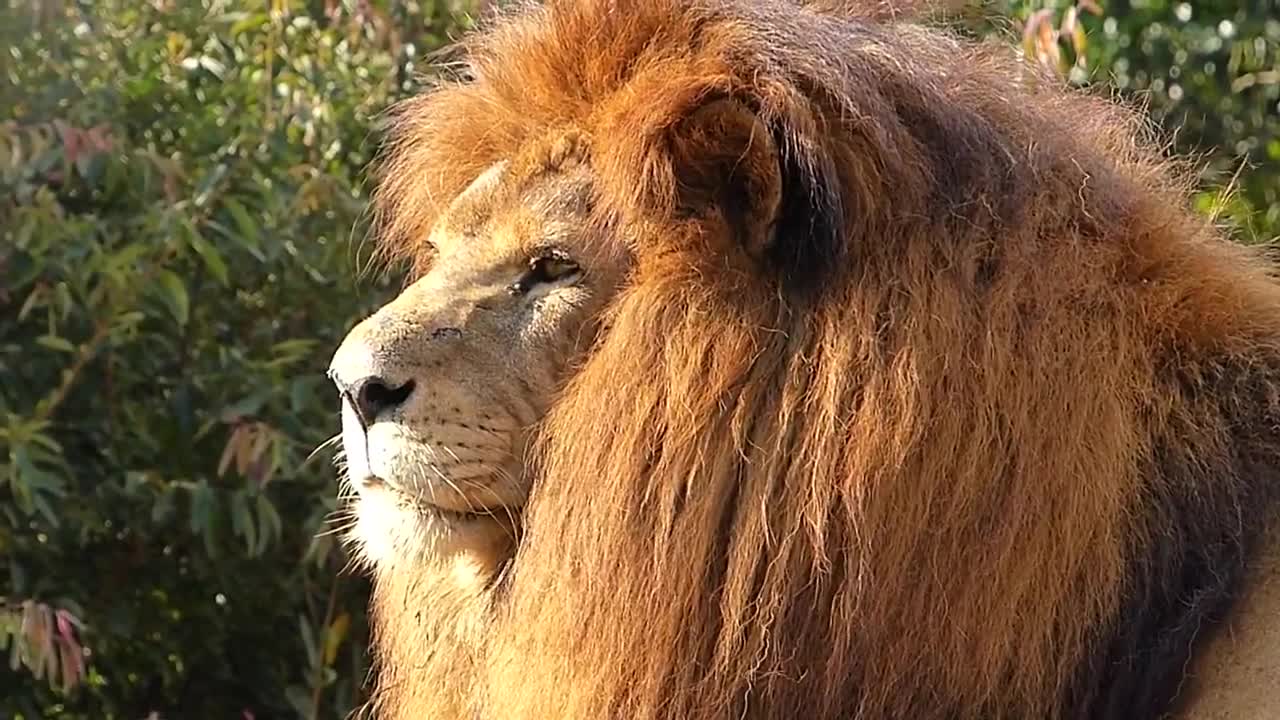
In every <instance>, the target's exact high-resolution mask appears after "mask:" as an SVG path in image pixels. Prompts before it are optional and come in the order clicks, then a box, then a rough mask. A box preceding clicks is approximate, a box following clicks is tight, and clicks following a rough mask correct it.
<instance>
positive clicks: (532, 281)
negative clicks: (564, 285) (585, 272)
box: [511, 254, 582, 293]
mask: <svg viewBox="0 0 1280 720" xmlns="http://www.w3.org/2000/svg"><path fill="white" fill-rule="evenodd" d="M581 271H582V268H580V267H578V263H576V262H574V261H572V260H570V259H569V258H567V257H565V256H563V255H559V254H556V255H546V256H542V257H536V258H534V259H533V260H531V261H529V269H528V270H527V271H525V273H524V275H521V276H520V279H519V280H516V282H515V284H513V285H512V286H511V292H513V293H527V292H529V291H530V290H532V289H533V288H534V287H536V286H538V285H543V284H547V283H553V282H556V281H558V280H566V279H569V278H571V277H573V276H574V275H577V274H578V273H579V272H581Z"/></svg>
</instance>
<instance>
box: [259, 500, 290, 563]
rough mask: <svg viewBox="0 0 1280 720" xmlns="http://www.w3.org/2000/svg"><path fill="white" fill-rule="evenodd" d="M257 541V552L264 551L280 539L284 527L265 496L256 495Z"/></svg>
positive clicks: (273, 506) (274, 508)
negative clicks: (258, 543)
mask: <svg viewBox="0 0 1280 720" xmlns="http://www.w3.org/2000/svg"><path fill="white" fill-rule="evenodd" d="M257 508H258V540H259V542H260V543H261V546H260V547H259V548H258V552H259V553H261V552H263V551H264V550H266V548H267V546H268V545H269V544H270V543H272V542H275V541H277V540H279V539H280V536H281V532H282V530H283V529H284V525H283V523H282V522H281V520H280V514H279V513H277V512H276V507H275V505H272V504H271V500H270V499H269V498H268V497H267V496H266V494H260V495H258V501H257Z"/></svg>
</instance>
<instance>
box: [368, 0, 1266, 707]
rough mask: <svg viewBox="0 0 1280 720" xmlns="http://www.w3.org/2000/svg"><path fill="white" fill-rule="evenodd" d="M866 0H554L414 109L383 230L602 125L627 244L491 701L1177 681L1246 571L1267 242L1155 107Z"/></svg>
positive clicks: (403, 242) (558, 420) (1118, 698)
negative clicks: (1083, 87) (1228, 226)
mask: <svg viewBox="0 0 1280 720" xmlns="http://www.w3.org/2000/svg"><path fill="white" fill-rule="evenodd" d="M838 4H839V5H845V6H848V5H849V3H838ZM866 8H867V9H866V10H865V11H862V12H860V11H858V10H857V8H850V7H845V8H844V9H843V11H841V12H820V11H818V10H816V9H813V8H805V7H801V6H799V5H797V4H794V3H783V2H748V1H747V0H740V1H734V0H725V1H721V2H714V1H712V0H705V1H698V0H689V1H687V2H677V1H675V0H574V1H572V2H570V1H568V0H552V1H551V2H547V3H545V4H542V5H528V6H521V7H519V8H517V9H516V10H513V11H511V12H510V13H509V14H508V15H507V16H505V17H502V18H501V19H500V20H499V21H497V22H496V23H494V24H493V25H492V26H491V27H489V28H488V29H487V30H486V31H485V32H483V33H479V34H477V35H475V36H473V37H472V38H470V39H469V40H468V41H467V42H466V45H465V49H466V57H467V62H466V71H465V73H464V75H465V77H461V78H458V79H455V80H450V81H446V82H443V83H441V84H440V86H439V87H438V88H436V89H434V90H433V91H431V92H429V93H427V94H425V95H423V96H422V97H419V98H415V99H413V100H411V101H409V102H406V103H404V104H403V105H401V106H400V107H398V108H397V109H396V110H395V112H394V113H393V115H392V118H393V121H394V134H393V140H392V143H391V144H390V145H389V148H388V154H387V155H386V157H385V158H384V162H383V165H382V173H381V176H380V185H379V192H378V195H377V201H378V210H379V218H380V225H379V232H380V235H381V237H382V238H383V242H384V248H385V249H386V251H387V252H388V254H389V255H390V256H392V257H394V258H406V259H409V260H411V261H413V262H416V263H419V264H420V265H421V264H423V263H425V262H426V261H427V258H429V253H428V252H427V249H426V247H425V246H424V245H423V244H422V239H423V238H426V237H427V235H428V230H429V228H430V227H431V226H432V224H433V223H434V221H435V219H436V218H437V217H438V216H439V214H440V213H441V212H442V210H443V209H444V207H445V206H446V205H447V204H448V203H449V201H450V200H451V199H452V198H454V197H455V196H457V194H458V193H459V192H460V191H461V190H462V189H463V188H464V187H465V186H466V185H467V184H468V183H469V182H471V181H472V180H473V179H474V178H475V177H476V176H477V175H479V174H480V173H481V172H482V171H483V170H484V169H485V168H487V167H489V166H490V165H491V164H493V163H494V162H496V161H499V160H504V159H512V158H520V157H523V156H525V155H527V153H528V149H529V148H530V147H532V146H536V145H538V144H540V143H544V142H547V140H548V138H552V137H556V136H558V135H561V134H563V133H565V132H574V133H580V134H581V135H582V137H583V138H584V142H585V143H586V146H587V147H588V148H589V151H588V153H589V158H590V160H589V162H590V165H591V167H592V171H593V173H594V177H595V182H596V210H595V212H596V215H597V216H598V231H599V232H601V233H607V234H609V235H610V236H611V237H616V238H621V239H623V240H624V241H625V242H627V243H628V245H629V246H630V248H631V249H632V252H633V254H634V257H635V267H634V271H633V275H632V277H631V278H630V280H629V281H628V283H627V286H626V287H625V288H624V290H623V292H622V294H621V295H620V296H619V297H618V298H617V300H616V301H615V302H614V303H613V306H612V308H611V311H610V313H609V316H608V318H607V319H606V329H605V330H603V331H602V333H601V336H600V338H599V340H598V342H597V345H596V347H595V348H594V350H593V351H592V352H591V354H590V355H589V357H587V358H586V359H585V360H584V361H583V364H582V366H581V367H580V369H578V370H577V371H576V372H575V374H574V375H573V376H572V378H571V380H570V381H569V383H568V385H567V387H565V388H564V390H563V393H562V395H561V396H560V398H559V399H558V400H557V402H556V403H555V405H554V406H553V408H552V409H551V411H550V413H549V415H548V416H547V417H546V419H545V421H544V423H543V424H542V426H541V427H540V430H539V442H538V447H537V453H536V463H535V466H536V468H537V475H538V479H537V483H538V485H537V487H536V489H535V492H534V494H533V497H532V499H531V502H530V505H529V506H528V508H527V509H526V514H525V518H524V535H523V537H522V540H521V545H520V548H519V550H518V551H517V554H516V556H515V558H514V560H512V562H511V567H510V568H509V573H510V575H509V577H508V578H507V580H506V583H505V584H504V587H503V590H502V593H501V595H500V596H498V597H497V598H496V600H495V604H494V608H493V611H492V612H493V616H492V618H491V620H490V625H489V626H488V629H487V631H486V633H485V636H486V637H485V640H484V642H485V645H486V647H485V649H484V656H485V659H484V661H483V662H482V663H480V664H482V665H484V669H482V670H479V671H477V672H479V673H480V678H481V679H480V680H479V681H478V682H477V683H476V685H477V687H478V688H479V689H477V690H475V692H476V694H477V697H476V698H474V703H475V704H476V705H477V706H478V714H479V716H481V717H492V718H502V719H503V720H515V719H521V718H529V719H533V718H574V719H581V720H585V719H588V718H627V719H628V720H632V719H636V720H643V719H648V718H686V719H691V720H697V719H700V718H739V717H759V718H765V717H768V718H779V717H797V718H837V717H839V718H868V719H876V720H879V719H881V718H913V720H930V719H933V718H936V719H938V720H943V719H947V720H964V719H968V718H974V719H976V718H984V719H988V720H990V719H997V720H998V719H1000V718H1056V717H1085V716H1087V717H1117V718H1120V717H1130V716H1131V715H1130V714H1129V713H1134V714H1133V715H1132V716H1133V717H1138V716H1143V717H1145V716H1146V715H1144V714H1143V713H1144V712H1145V711H1147V710H1149V709H1151V708H1157V707H1160V708H1163V707H1167V706H1168V703H1169V702H1170V701H1171V700H1172V699H1173V696H1174V694H1175V691H1176V687H1177V680H1178V677H1179V673H1180V672H1181V666H1182V664H1185V661H1186V657H1187V655H1188V653H1189V652H1190V648H1191V643H1192V639H1193V638H1194V635H1195V628H1196V627H1198V625H1199V624H1200V623H1201V622H1202V621H1207V620H1212V619H1213V618H1215V617H1218V616H1219V615H1220V614H1221V613H1222V612H1223V610H1224V608H1225V607H1226V605H1225V604H1224V603H1225V601H1224V598H1226V597H1228V596H1229V594H1230V591H1231V588H1232V587H1234V585H1233V583H1234V582H1235V578H1236V577H1238V574H1239V573H1240V572H1241V569H1240V568H1241V567H1243V562H1244V560H1243V558H1245V557H1247V553H1248V549H1249V547H1250V542H1251V538H1252V537H1253V536H1254V533H1255V531H1256V526H1257V525H1258V524H1259V523H1261V518H1262V513H1263V512H1264V509H1265V508H1270V507H1271V505H1269V504H1268V502H1269V501H1270V499H1271V498H1272V497H1273V496H1274V494H1275V488H1276V480H1275V478H1276V475H1275V468H1276V467H1277V463H1276V460H1275V458H1276V455H1277V453H1276V450H1275V449H1276V447H1277V445H1278V444H1277V441H1276V438H1275V436H1274V431H1272V430H1269V429H1267V428H1268V427H1269V426H1268V425H1267V423H1272V422H1274V419H1275V418H1276V417H1278V416H1277V414H1276V407H1277V396H1280V393H1277V392H1276V389H1277V387H1278V386H1277V384H1276V378H1277V372H1276V369H1277V367H1280V362H1277V359H1276V358H1277V357H1280V356H1278V355H1277V342H1276V340H1277V338H1280V292H1278V290H1277V284H1276V283H1275V282H1274V281H1273V279H1272V278H1271V277H1270V275H1269V270H1268V267H1267V266H1266V265H1265V264H1264V263H1263V262H1262V261H1261V260H1260V259H1258V258H1256V257H1255V256H1254V255H1253V254H1252V252H1251V251H1248V250H1246V249H1243V248H1240V247H1237V246H1234V245H1231V244H1230V243H1228V242H1227V241H1225V240H1223V239H1222V238H1220V237H1219V235H1218V233H1217V232H1216V231H1215V229H1214V228H1213V227H1211V225H1210V224H1209V223H1208V222H1207V221H1205V220H1204V219H1202V218H1200V217H1198V216H1197V215H1195V214H1194V213H1193V212H1192V211H1191V210H1190V209H1189V208H1188V203H1187V186H1186V183H1185V182H1184V180H1183V179H1182V178H1181V175H1180V174H1179V173H1178V172H1176V169H1175V168H1174V166H1173V165H1171V163H1170V162H1169V161H1168V160H1166V159H1164V158H1162V157H1161V155H1160V153H1159V151H1158V148H1156V147H1154V140H1153V138H1152V137H1151V136H1150V135H1149V133H1148V130H1147V127H1146V125H1145V124H1144V123H1143V122H1142V120H1141V119H1140V117H1139V116H1138V115H1137V114H1135V113H1132V112H1130V111H1128V110H1126V109H1123V108H1121V107H1119V106H1117V105H1114V104H1112V103H1110V102H1107V101H1104V100H1102V99H1098V98H1094V97H1091V96H1088V95H1085V94H1081V93H1076V92H1071V91H1067V90H1065V89H1064V88H1062V87H1061V86H1060V85H1059V84H1058V83H1057V82H1056V81H1054V80H1052V79H1051V78H1047V77H1043V76H1039V75H1036V74H1035V71H1034V70H1033V69H1032V68H1031V67H1029V65H1026V64H1023V63H1020V62H1019V61H1017V60H1016V59H1015V58H1014V57H1013V56H1012V55H1011V54H1009V53H1007V52H1005V51H1004V50H1000V49H992V48H989V47H978V46H974V45H972V44H969V43H965V42H962V41H960V40H958V39H956V38H953V37H950V36H948V35H946V34H943V33H941V32H938V31H933V30H928V29H925V28H922V27H919V26H917V25H913V24H909V23H906V22H899V21H896V20H892V19H884V18H883V16H884V13H883V9H882V8H880V7H878V6H873V5H870V4H869V5H867V6H866ZM725 101H727V102H731V103H737V104H740V105H741V106H742V107H745V108H748V109H749V111H750V113H753V114H754V117H755V118H756V119H757V120H758V121H759V122H758V124H757V125H751V126H750V127H746V126H742V125H733V124H732V123H730V124H725V123H724V122H723V121H722V119H715V120H714V123H718V124H707V123H706V122H703V121H702V120H700V119H699V115H698V112H699V111H700V110H701V109H703V108H706V107H708V106H709V105H710V104H712V103H717V102H725ZM761 129H764V131H765V133H766V134H767V138H766V137H757V136H756V135H755V134H752V133H755V132H757V131H759V130H761ZM740 131H743V132H740ZM745 131H750V132H748V133H747V134H746V135H744V132H745ZM757 140H759V141H761V142H764V143H765V145H764V146H763V147H765V148H766V149H768V148H770V147H772V148H774V149H775V150H776V157H777V163H778V170H777V171H778V173H779V177H780V183H781V186H782V196H781V205H780V208H779V209H778V214H777V217H776V220H777V222H776V224H775V225H773V226H771V227H770V228H764V229H762V228H758V227H754V226H752V225H751V224H750V222H745V223H744V222H743V220H744V218H745V219H746V220H747V221H754V220H755V219H756V215H753V214H752V213H751V212H749V209H750V208H752V207H754V206H755V204H756V203H757V201H758V197H756V193H757V192H758V191H759V186H760V182H763V181H760V175H759V173H758V172H757V171H758V170H759V167H757V166H753V165H752V166H747V167H745V169H739V168H738V167H737V166H735V165H734V163H733V162H732V161H733V160H734V159H736V158H757V159H758V158H759V157H760V156H759V154H758V153H755V154H753V149H756V148H759V147H761V146H759V145H756V144H755V143H756V141H757ZM770 143H771V144H770ZM753 162H754V161H753ZM760 167H763V166H760ZM743 207H746V208H748V210H743V209H742V208H743ZM748 236H750V237H753V238H756V240H753V241H752V242H747V240H746V238H748ZM757 241H758V242H757ZM752 243H755V245H753V244H752ZM602 409H603V410H602ZM1242 428H1243V429H1242ZM427 610H428V609H426V608H424V611H427ZM403 674H404V673H402V675H403ZM406 681H407V682H413V681H412V680H410V679H406ZM429 681H430V680H429V679H428V678H423V679H421V680H420V682H421V683H427V682H429ZM424 687H425V686H424Z"/></svg>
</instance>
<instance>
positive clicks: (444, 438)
mask: <svg viewBox="0 0 1280 720" xmlns="http://www.w3.org/2000/svg"><path fill="white" fill-rule="evenodd" d="M559 160H560V162H561V163H563V164H564V165H565V166H564V167H561V166H557V167H553V168H547V167H541V168H539V170H538V173H537V174H538V176H539V177H538V179H537V180H534V181H532V183H529V182H524V180H525V178H526V177H527V176H525V175H524V172H528V169H527V168H526V169H525V170H524V172H521V171H518V170H517V171H512V169H511V164H510V163H508V162H502V163H498V164H497V165H495V166H493V167H492V168H490V169H489V170H488V171H486V172H485V173H483V174H482V175H481V176H480V177H478V178H477V179H476V180H475V182H474V183H473V184H472V185H471V187H470V188H468V190H467V191H466V192H464V193H463V194H462V195H460V196H459V197H458V199H457V200H456V201H455V202H454V203H453V205H452V206H451V209H450V212H449V213H447V214H445V215H444V216H443V217H442V218H441V219H440V221H439V222H437V223H436V226H435V229H434V231H433V232H432V234H431V240H430V242H431V245H432V248H433V253H434V260H433V262H432V264H431V266H430V268H429V269H428V270H427V271H426V272H425V273H424V274H423V275H422V277H420V278H418V279H417V280H416V281H415V282H414V283H413V284H412V285H410V286H409V287H408V288H406V289H405V290H404V292H402V293H401V294H400V295H399V296H398V297H397V298H395V299H394V300H393V301H392V302H390V303H388V304H387V305H385V306H384V307H382V308H381V309H380V310H378V311H377V312H376V313H374V314H373V315H372V316H371V317H369V318H367V319H366V320H364V321H363V322H361V323H359V324H358V325H357V326H356V327H355V328H353V329H352V330H351V332H350V333H349V334H348V335H347V337H346V338H345V339H344V341H343V343H342V345H341V346H340V347H339V349H338V351H337V352H336V354H335V355H334V358H333V361H332V363H331V365H330V376H331V377H332V378H333V380H334V381H335V383H336V384H337V386H338V389H339V392H340V395H341V398H342V444H343V450H344V453H345V463H346V473H345V482H347V483H348V484H349V486H350V490H351V491H352V492H351V494H352V496H353V497H354V515H355V523H354V525H353V527H352V536H351V539H352V540H353V541H354V543H355V544H356V545H357V546H358V547H359V549H360V552H361V554H362V555H363V557H364V560H365V561H366V562H368V563H369V564H370V565H372V566H373V568H375V569H378V568H384V569H385V568H390V567H393V566H402V567H417V566H421V564H422V563H423V562H426V561H429V560H431V559H433V558H436V559H438V558H447V557H452V556H456V555H457V554H458V553H466V552H473V551H477V550H481V549H487V550H486V552H488V551H493V548H494V546H495V543H496V544H500V545H502V546H503V547H504V548H505V552H510V550H512V549H513V547H512V545H513V544H512V543H511V542H510V540H511V539H512V538H513V537H514V535H515V533H516V530H517V527H518V525H519V515H520V512H521V509H522V508H523V505H524V502H525V499H526V497H527V495H528V492H529V485H530V473H529V472H528V471H527V469H526V467H525V458H524V456H525V449H526V446H527V444H528V442H529V440H530V438H529V433H530V432H531V430H530V428H531V427H532V426H533V425H534V424H535V423H537V421H538V420H539V419H540V418H541V417H542V414H543V413H544V412H545V411H546V408H547V407H548V405H549V403H550V401H551V397H552V395H553V394H554V392H555V390H556V388H557V387H558V386H559V385H560V384H561V383H562V382H563V380H564V378H563V377H562V375H563V374H564V368H566V367H568V366H570V365H571V364H572V362H573V361H574V360H575V357H576V356H577V355H578V354H581V353H582V352H583V351H584V348H585V347H586V346H587V345H588V344H589V342H590V339H591V337H590V336H591V332H590V331H589V329H588V328H589V326H590V324H591V321H592V319H593V317H594V316H595V315H597V314H598V312H599V309H600V308H601V307H602V306H603V304H604V303H605V302H606V301H607V299H608V297H609V296H610V295H611V293H612V289H613V288H614V287H615V286H616V281H617V278H618V276H619V275H620V272H621V269H622V268H621V265H622V261H621V259H620V256H619V255H616V254H609V253H606V252H602V246H603V245H604V244H603V243H600V242H588V238H586V237H583V235H584V234H585V233H584V232H583V231H582V228H583V227H584V225H585V223H584V222H583V216H584V213H586V212H587V195H586V193H587V192H589V189H590V182H589V176H588V173H587V170H586V168H585V166H582V165H580V164H578V163H576V162H574V163H566V162H565V158H563V157H561V158H559ZM548 170H550V172H548ZM371 378H372V379H373V380H372V385H373V387H372V389H371V388H370V386H369V385H370V379H371ZM501 539H505V540H507V542H505V543H502V542H499V541H500V540H501ZM486 564H492V563H486Z"/></svg>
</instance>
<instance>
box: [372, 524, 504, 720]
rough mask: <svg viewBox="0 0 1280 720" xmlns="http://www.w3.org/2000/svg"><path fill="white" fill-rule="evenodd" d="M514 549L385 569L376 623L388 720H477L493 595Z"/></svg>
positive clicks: (498, 545)
mask: <svg viewBox="0 0 1280 720" xmlns="http://www.w3.org/2000/svg"><path fill="white" fill-rule="evenodd" d="M511 551H512V543H510V542H509V541H502V540H499V539H493V540H491V541H487V542H479V543H476V544H475V545H474V546H471V547H466V548H460V549H455V550H452V551H450V552H448V553H447V554H444V555H442V556H438V557H433V558H429V559H424V558H422V557H421V556H419V557H417V558H414V559H408V558H404V559H400V560H397V561H392V562H388V563H384V564H383V565H382V566H380V567H378V568H377V569H376V572H375V578H374V596H373V617H374V633H375V647H376V652H377V665H378V681H377V685H378V690H377V692H376V694H375V698H374V701H373V704H374V706H375V708H376V717H378V718H380V720H401V719H403V720H409V719H410V718H462V717H470V716H471V714H473V712H474V708H475V706H476V702H477V683H476V675H477V671H478V668H479V662H480V659H481V653H482V652H483V649H484V648H483V641H484V637H485V628H486V626H487V624H488V622H489V613H490V608H491V606H492V602H491V601H492V596H493V587H494V586H495V584H496V582H497V579H498V575H499V573H501V571H502V568H503V566H504V565H505V563H506V562H507V561H508V559H509V558H510V555H511Z"/></svg>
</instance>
